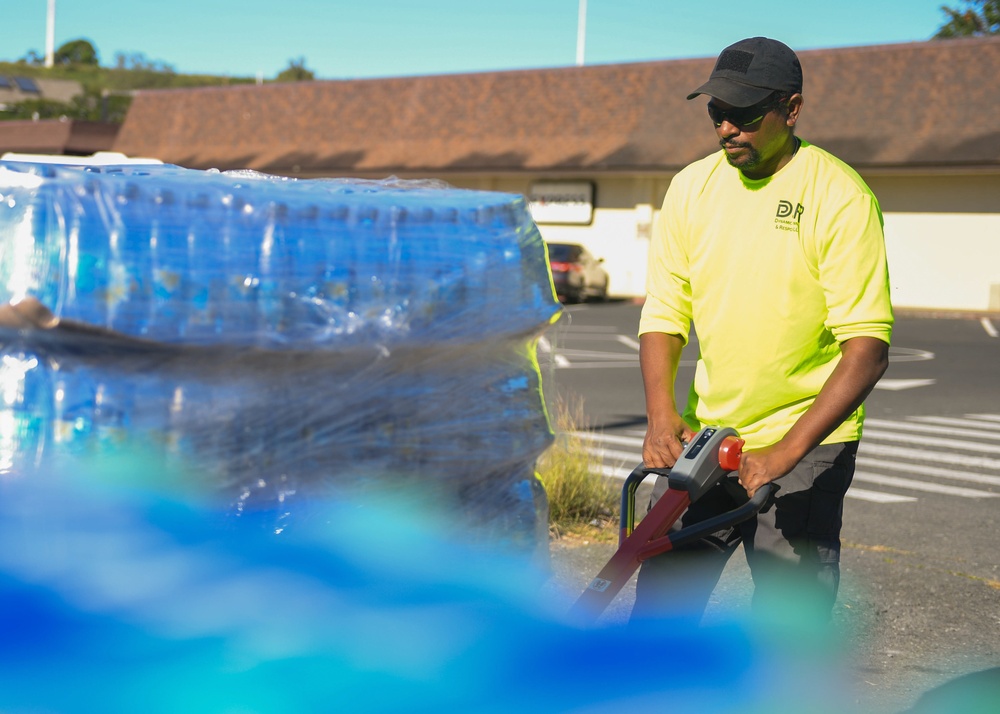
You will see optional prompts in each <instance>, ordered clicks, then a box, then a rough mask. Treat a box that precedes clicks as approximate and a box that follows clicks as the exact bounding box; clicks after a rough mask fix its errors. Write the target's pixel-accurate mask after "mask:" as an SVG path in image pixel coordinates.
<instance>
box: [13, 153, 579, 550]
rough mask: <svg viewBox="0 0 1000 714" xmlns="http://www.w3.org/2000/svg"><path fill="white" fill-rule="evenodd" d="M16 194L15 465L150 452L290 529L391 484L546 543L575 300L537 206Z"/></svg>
mask: <svg viewBox="0 0 1000 714" xmlns="http://www.w3.org/2000/svg"><path fill="white" fill-rule="evenodd" d="M0 195H2V197H0V303H3V304H7V307H6V308H4V310H5V311H6V313H7V317H6V318H5V319H4V323H5V325H6V326H5V327H3V328H2V330H0V335H2V346H0V390H2V398H0V472H2V473H6V474H17V475H23V474H27V473H31V472H32V471H38V470H39V469H49V470H52V469H56V470H58V469H59V468H60V465H62V467H63V470H64V471H65V470H66V469H68V468H69V467H68V466H67V464H70V463H72V461H73V460H74V459H81V458H83V459H88V460H91V461H93V460H94V459H100V458H102V457H104V456H107V455H108V454H111V453H117V452H122V451H129V452H132V453H140V454H142V455H143V456H144V458H148V459H153V460H156V462H157V463H158V464H164V463H165V464H170V463H176V464H177V465H178V467H179V469H180V471H181V472H184V473H191V472H194V473H197V474H198V480H199V483H198V484H196V488H197V489H198V490H199V491H200V492H201V493H208V494H212V495H213V497H218V498H220V499H222V502H224V503H225V504H227V506H226V507H227V508H228V513H229V514H231V515H233V516H238V515H240V514H245V513H246V512H247V511H248V510H253V511H255V512H257V513H263V514H267V515H268V517H273V521H272V525H273V527H274V528H275V530H278V531H280V530H281V529H284V528H287V527H290V526H292V525H294V523H295V519H296V518H297V517H304V515H303V514H305V513H307V512H308V509H309V504H310V502H311V501H312V500H314V499H322V498H324V497H326V496H329V495H331V494H335V493H337V492H338V491H340V490H351V491H352V492H359V491H360V492H362V493H364V492H366V491H369V492H370V493H371V494H372V497H377V493H378V492H379V490H383V492H384V491H386V490H388V491H394V492H400V493H402V492H411V493H414V494H418V495H419V497H420V498H421V499H423V500H424V501H425V502H427V503H431V504H433V505H434V507H435V508H439V509H440V512H441V513H442V514H444V515H445V516H446V517H451V518H454V520H455V523H456V525H458V526H460V527H463V528H466V527H468V528H469V529H470V533H469V535H470V537H471V538H485V539H488V540H492V541H496V542H509V543H512V544H514V545H516V546H519V547H520V546H528V547H534V546H536V545H537V544H538V542H539V540H540V539H541V538H544V534H545V533H546V528H547V525H546V518H547V505H546V503H545V497H544V490H543V489H542V488H541V487H540V485H539V484H538V483H537V480H536V479H535V477H534V462H535V459H536V458H537V456H538V455H539V454H540V453H541V452H542V451H543V450H544V449H545V448H546V447H547V446H548V444H549V443H550V441H551V436H552V434H551V428H550V425H549V422H548V418H547V414H546V410H545V405H544V399H543V396H542V393H541V381H540V375H541V373H540V368H539V364H538V360H537V352H536V341H537V338H538V337H539V335H540V334H541V333H542V332H543V331H544V330H545V329H546V327H547V326H549V325H550V324H551V323H552V322H553V321H554V320H555V319H556V317H557V316H558V313H559V305H558V302H557V301H556V300H555V297H554V295H553V291H552V287H551V280H550V277H549V271H548V266H547V259H546V255H545V248H544V244H543V242H542V240H541V237H540V235H539V233H538V231H537V228H536V227H535V226H534V223H533V222H532V221H531V219H530V216H529V214H528V212H527V208H526V205H525V202H524V200H523V198H521V197H519V196H515V195H511V194H503V193H493V192H481V191H467V190H460V189H456V188H453V187H450V186H447V185H444V184H440V183H436V182H406V181H399V180H395V179H390V180H386V181H364V180H339V179H314V180H291V179H284V178H280V177H274V176H267V175H264V174H257V173H253V172H218V171H195V170H189V169H184V168H180V167H177V166H171V165H138V166H137V165H121V166H104V167H100V168H97V167H86V168H82V167H69V166H60V165H44V164H31V163H18V162H0ZM26 315H27V318H25V316H26Z"/></svg>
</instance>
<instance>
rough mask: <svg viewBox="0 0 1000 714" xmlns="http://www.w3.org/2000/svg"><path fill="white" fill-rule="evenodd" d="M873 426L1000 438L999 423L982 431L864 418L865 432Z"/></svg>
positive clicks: (971, 436) (970, 437)
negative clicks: (991, 429) (991, 428)
mask: <svg viewBox="0 0 1000 714" xmlns="http://www.w3.org/2000/svg"><path fill="white" fill-rule="evenodd" d="M955 421H958V420H955ZM969 423H970V422H964V424H969ZM873 426H874V427H885V428H887V429H899V430H902V431H907V432H922V433H924V434H948V435H951V436H964V437H967V438H969V439H996V440H1000V424H997V425H996V426H995V427H994V428H995V429H996V431H983V430H981V429H959V428H957V427H948V426H936V425H934V424H922V423H914V422H901V421H889V420H888V419H865V431H866V432H868V429H869V427H873Z"/></svg>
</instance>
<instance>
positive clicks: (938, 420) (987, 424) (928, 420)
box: [910, 414, 1000, 429]
mask: <svg viewBox="0 0 1000 714" xmlns="http://www.w3.org/2000/svg"><path fill="white" fill-rule="evenodd" d="M910 419H911V420H912V421H916V422H921V423H924V424H948V425H952V426H961V427H977V428H980V429H1000V422H996V423H994V422H993V421H992V420H991V419H990V417H989V415H988V414H983V415H980V416H976V415H974V414H970V415H969V418H967V419H955V418H953V417H937V416H915V417H910ZM974 419H982V421H974Z"/></svg>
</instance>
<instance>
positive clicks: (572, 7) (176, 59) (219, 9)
mask: <svg viewBox="0 0 1000 714" xmlns="http://www.w3.org/2000/svg"><path fill="white" fill-rule="evenodd" d="M941 5H949V6H951V7H958V6H960V5H961V2H960V0H838V1H837V2H832V3H831V2H816V1H814V0H765V2H760V3H719V2H708V1H706V0H697V1H691V0H683V1H682V0H587V21H586V29H587V32H586V41H585V44H584V49H585V52H584V57H585V62H586V64H608V63H619V62H634V61H647V60H658V59H677V58H682V57H709V56H715V55H717V54H718V52H719V50H721V49H722V48H723V47H724V46H726V45H727V44H730V43H731V42H735V41H736V40H738V39H741V38H743V37H748V36H751V35H767V36H770V37H776V38H778V39H781V40H782V41H784V42H786V43H787V44H789V45H791V46H792V47H793V48H795V49H797V50H803V49H815V48H822V47H844V46H852V45H871V44H883V43H895V42H911V41H922V40H926V39H928V38H929V37H930V36H931V35H932V34H934V32H935V31H936V30H937V28H938V27H939V26H940V25H941V24H942V23H943V22H944V19H945V17H944V14H943V13H942V12H941V10H940V7H941ZM578 7H579V0H504V1H502V2H493V1H492V0H283V1H282V0H57V2H56V23H55V46H56V47H59V46H60V45H61V44H63V43H64V42H67V41H69V40H74V39H79V38H85V39H87V40H90V42H91V43H92V44H93V45H94V46H95V47H96V48H97V51H98V53H99V58H100V62H101V64H102V65H106V66H110V65H113V64H114V61H115V56H116V55H117V54H118V53H119V52H124V53H126V54H132V53H138V52H141V53H143V54H144V55H145V56H146V58H147V59H149V60H158V61H162V62H165V63H167V64H169V65H171V66H173V67H174V69H175V70H176V71H177V72H182V73H203V74H215V75H228V76H238V77H255V76H258V75H261V76H263V77H264V78H265V79H271V78H273V77H274V76H275V75H277V74H278V72H280V71H281V70H282V69H284V68H286V67H288V66H289V62H290V61H291V60H299V59H300V58H302V59H304V60H305V66H306V67H307V68H308V69H310V70H312V71H313V72H315V74H316V77H317V78H319V79H350V78H361V77H391V76H408V75H419V74H443V73H452V72H479V71H491V70H506V69H526V68H538V67H560V66H569V65H573V64H575V63H576V55H577V17H578ZM47 8H48V0H0V59H2V60H16V59H19V58H21V57H24V56H25V55H26V54H27V53H28V52H29V51H30V50H35V51H36V52H38V54H40V55H44V54H45V47H46V29H45V28H46V14H47Z"/></svg>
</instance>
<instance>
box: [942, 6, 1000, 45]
mask: <svg viewBox="0 0 1000 714" xmlns="http://www.w3.org/2000/svg"><path fill="white" fill-rule="evenodd" d="M962 5H963V7H961V8H957V9H956V8H951V7H948V6H942V7H941V12H943V13H944V14H945V15H947V16H948V21H947V22H946V23H945V24H943V25H941V27H940V28H939V29H938V31H937V34H935V35H934V39H935V40H948V39H951V38H953V37H983V36H985V35H1000V0H963V3H962Z"/></svg>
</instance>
